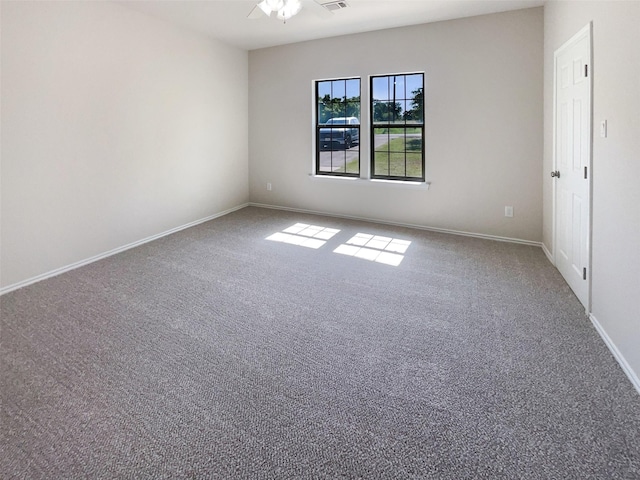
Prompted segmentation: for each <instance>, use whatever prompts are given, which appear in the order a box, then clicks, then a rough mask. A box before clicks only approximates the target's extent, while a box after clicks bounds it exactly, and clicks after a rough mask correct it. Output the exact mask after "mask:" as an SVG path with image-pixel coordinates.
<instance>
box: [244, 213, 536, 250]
mask: <svg viewBox="0 0 640 480" xmlns="http://www.w3.org/2000/svg"><path fill="white" fill-rule="evenodd" d="M249 206H250V207H258V208H269V209H271V210H285V211H287V212H297V213H308V214H311V215H321V216H323V217H336V218H346V219H349V220H360V221H364V222H372V223H379V224H382V225H393V226H395V227H405V228H415V229H416V230H426V231H428V232H438V233H448V234H451V235H460V236H463V237H473V238H481V239H484V240H495V241H498V242H507V243H517V244H520V245H529V246H532V247H541V246H542V243H541V242H534V241H531V240H523V239H521V238H510V237H500V236H497V235H486V234H484V233H474V232H463V231H460V230H449V229H448V228H436V227H427V226H425V225H416V224H414V223H401V222H389V221H386V220H380V219H378V218H370V217H358V216H355V215H341V214H338V213H327V212H319V211H317V210H307V209H304V208H291V207H282V206H280V205H268V204H265V203H255V202H249Z"/></svg>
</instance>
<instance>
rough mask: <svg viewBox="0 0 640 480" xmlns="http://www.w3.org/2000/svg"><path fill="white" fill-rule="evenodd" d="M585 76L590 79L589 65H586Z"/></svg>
mask: <svg viewBox="0 0 640 480" xmlns="http://www.w3.org/2000/svg"><path fill="white" fill-rule="evenodd" d="M584 76H585V77H588V76H589V65H585V66H584Z"/></svg>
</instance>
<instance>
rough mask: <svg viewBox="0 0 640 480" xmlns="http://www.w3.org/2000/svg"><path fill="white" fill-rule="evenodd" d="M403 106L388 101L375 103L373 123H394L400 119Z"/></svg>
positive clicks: (375, 101) (376, 101)
mask: <svg viewBox="0 0 640 480" xmlns="http://www.w3.org/2000/svg"><path fill="white" fill-rule="evenodd" d="M401 113H402V104H401V103H400V102H389V101H386V100H374V101H373V121H374V122H383V123H393V122H394V121H395V120H397V119H398V118H400V115H401Z"/></svg>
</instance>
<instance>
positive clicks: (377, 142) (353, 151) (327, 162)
mask: <svg viewBox="0 0 640 480" xmlns="http://www.w3.org/2000/svg"><path fill="white" fill-rule="evenodd" d="M402 136H403V135H402V134H392V135H376V136H375V138H374V147H375V148H379V147H381V146H382V145H384V144H385V143H387V142H388V141H389V140H393V139H394V138H400V137H402ZM407 137H420V134H419V133H410V134H408V135H407ZM359 150H360V145H355V146H353V147H351V148H350V149H348V150H322V151H321V152H320V170H321V171H325V172H328V171H329V170H331V169H332V165H331V159H332V156H333V169H332V171H334V172H335V171H338V170H340V169H342V168H344V165H345V164H346V163H349V162H350V161H352V160H355V159H357V158H358V151H359Z"/></svg>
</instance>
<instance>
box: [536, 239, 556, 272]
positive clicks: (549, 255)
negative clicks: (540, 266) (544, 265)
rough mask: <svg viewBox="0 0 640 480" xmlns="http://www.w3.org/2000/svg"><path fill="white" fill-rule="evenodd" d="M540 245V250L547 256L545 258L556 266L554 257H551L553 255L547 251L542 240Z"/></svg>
mask: <svg viewBox="0 0 640 480" xmlns="http://www.w3.org/2000/svg"><path fill="white" fill-rule="evenodd" d="M540 246H541V247H542V251H543V252H544V254H545V255H546V256H547V258H548V259H549V261H550V262H551V265H553V266H554V267H555V266H556V259H555V258H554V257H553V255H552V254H551V252H550V251H549V249H548V248H547V246H546V245H545V244H544V242H543V243H541V244H540Z"/></svg>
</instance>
